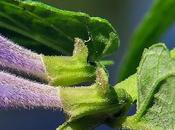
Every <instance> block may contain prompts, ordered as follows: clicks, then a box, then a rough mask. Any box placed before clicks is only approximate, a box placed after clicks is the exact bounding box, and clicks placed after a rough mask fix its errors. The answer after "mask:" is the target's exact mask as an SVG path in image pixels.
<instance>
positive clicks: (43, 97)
mask: <svg viewBox="0 0 175 130" xmlns="http://www.w3.org/2000/svg"><path fill="white" fill-rule="evenodd" d="M37 107H39V108H40V107H41V108H45V109H60V108H62V103H61V99H60V91H59V88H54V87H51V86H47V85H43V84H39V83H34V82H31V81H29V80H25V79H22V78H18V77H16V76H13V75H10V74H8V73H4V72H2V71H1V72H0V109H15V108H24V109H30V108H37Z"/></svg>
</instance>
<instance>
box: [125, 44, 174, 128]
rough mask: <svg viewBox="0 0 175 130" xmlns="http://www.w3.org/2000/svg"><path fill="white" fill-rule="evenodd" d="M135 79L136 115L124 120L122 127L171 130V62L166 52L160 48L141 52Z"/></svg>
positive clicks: (172, 107)
mask: <svg viewBox="0 0 175 130" xmlns="http://www.w3.org/2000/svg"><path fill="white" fill-rule="evenodd" d="M137 75H138V104H137V105H138V106H137V113H136V115H135V116H133V117H129V118H128V120H127V121H126V122H127V123H126V126H127V125H128V126H129V128H133V129H138V130H140V129H143V130H175V122H174V121H175V113H174V112H175V99H174V97H175V96H174V95H175V89H174V85H175V61H174V60H173V59H172V58H171V55H170V51H169V50H168V49H167V48H166V47H165V46H164V45H163V44H157V45H154V46H152V47H150V48H149V49H148V50H145V51H144V53H143V56H142V60H141V62H140V65H139V68H138V72H137ZM131 124H133V125H131Z"/></svg>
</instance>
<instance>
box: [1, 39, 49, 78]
mask: <svg viewBox="0 0 175 130" xmlns="http://www.w3.org/2000/svg"><path fill="white" fill-rule="evenodd" d="M0 69H1V70H8V71H13V72H15V73H17V74H21V75H23V76H24V75H25V76H31V77H32V76H34V77H36V78H39V79H42V80H46V79H47V74H46V70H45V67H44V64H43V61H42V56H41V55H38V54H36V53H33V52H31V51H30V50H27V49H24V48H22V47H20V46H18V45H16V44H15V43H13V42H12V41H10V40H8V39H6V38H4V37H3V36H0Z"/></svg>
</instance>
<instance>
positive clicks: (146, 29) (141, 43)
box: [119, 0, 175, 80]
mask: <svg viewBox="0 0 175 130" xmlns="http://www.w3.org/2000/svg"><path fill="white" fill-rule="evenodd" d="M174 7H175V1H174V0H166V1H163V0H155V1H154V4H153V7H152V8H151V10H150V11H149V12H148V13H147V15H146V16H145V17H144V19H143V22H142V23H141V24H140V26H139V27H138V28H137V30H136V31H135V33H134V35H133V37H132V39H131V42H130V46H129V49H128V53H127V55H126V57H125V59H124V62H123V64H122V68H121V69H120V73H119V74H120V75H119V76H120V77H119V80H123V79H125V78H127V77H128V76H129V75H131V74H133V73H135V72H136V68H137V66H138V64H139V62H140V58H141V55H142V52H143V50H144V48H146V47H149V46H151V45H152V44H154V43H156V42H159V40H158V39H159V38H160V36H161V35H162V34H163V33H164V32H165V31H166V30H167V29H168V28H169V27H170V26H171V25H172V24H173V23H174V21H175V13H174V12H175V8H174Z"/></svg>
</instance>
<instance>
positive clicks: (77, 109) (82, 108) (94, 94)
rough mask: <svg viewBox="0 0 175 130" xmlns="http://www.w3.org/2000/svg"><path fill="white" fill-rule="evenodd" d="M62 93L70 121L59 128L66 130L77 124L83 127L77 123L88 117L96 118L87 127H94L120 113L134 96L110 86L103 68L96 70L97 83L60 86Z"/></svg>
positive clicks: (86, 119) (64, 106)
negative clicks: (82, 85) (73, 86)
mask: <svg viewBox="0 0 175 130" xmlns="http://www.w3.org/2000/svg"><path fill="white" fill-rule="evenodd" d="M60 93H61V99H62V103H63V109H64V111H65V113H66V114H67V116H68V121H67V122H66V123H65V124H63V125H62V126H61V127H59V130H63V128H64V130H66V129H68V128H70V127H76V126H77V125H78V127H81V126H82V124H83V123H81V124H80V123H77V121H78V120H80V119H81V121H83V120H84V121H83V122H84V123H86V121H87V122H88V119H91V120H95V122H91V123H90V124H88V125H89V126H87V128H92V127H94V126H96V125H97V124H98V123H99V122H102V121H104V120H105V119H106V118H107V117H110V116H112V115H114V114H116V113H120V112H121V110H123V108H125V106H128V104H131V102H132V98H131V97H130V95H129V94H128V93H127V92H126V91H125V90H124V89H121V88H120V89H117V90H115V89H113V88H112V87H109V84H108V77H107V74H106V72H105V71H104V70H103V69H101V68H100V69H97V71H96V83H95V84H93V85H91V86H84V87H75V88H70V87H66V88H60ZM70 93H71V95H70ZM123 111H124V110H123ZM72 130H73V128H72ZM74 130H81V129H74Z"/></svg>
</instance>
